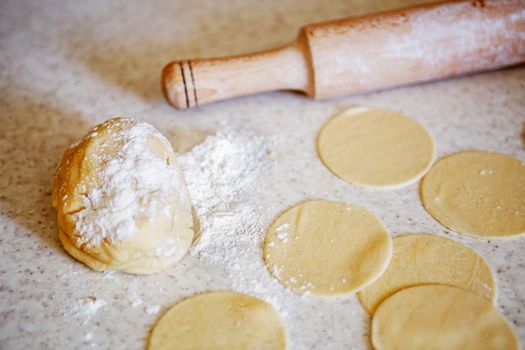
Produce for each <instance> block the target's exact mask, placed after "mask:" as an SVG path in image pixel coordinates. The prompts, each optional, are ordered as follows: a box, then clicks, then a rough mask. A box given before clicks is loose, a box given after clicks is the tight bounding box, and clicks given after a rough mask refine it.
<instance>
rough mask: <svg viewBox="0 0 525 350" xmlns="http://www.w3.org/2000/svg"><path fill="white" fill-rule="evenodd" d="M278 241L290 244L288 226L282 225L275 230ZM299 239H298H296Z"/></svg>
mask: <svg viewBox="0 0 525 350" xmlns="http://www.w3.org/2000/svg"><path fill="white" fill-rule="evenodd" d="M275 233H276V234H277V239H278V240H280V241H282V242H283V243H286V242H288V224H282V225H280V226H279V227H277V228H276V229H275ZM296 238H297V237H296Z"/></svg>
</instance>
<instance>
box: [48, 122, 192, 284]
mask: <svg viewBox="0 0 525 350" xmlns="http://www.w3.org/2000/svg"><path fill="white" fill-rule="evenodd" d="M52 200H53V206H54V207H55V208H56V211H57V223H58V231H59V238H60V241H61V242H62V245H63V246H64V248H65V249H66V251H67V252H68V253H69V254H71V255H72V256H73V257H74V258H76V259H77V260H79V261H81V262H83V263H84V264H86V265H87V266H89V267H91V268H92V269H94V270H97V271H103V270H120V271H124V272H128V273H134V274H150V273H154V272H158V271H161V270H164V269H166V268H168V267H170V266H172V265H173V264H175V263H176V262H177V261H178V260H180V259H181V258H182V256H184V254H185V253H186V252H187V250H188V248H189V247H190V245H191V242H192V239H193V230H192V215H191V207H190V201H189V196H188V190H187V187H186V183H185V181H184V178H183V176H182V172H181V170H180V169H179V167H178V165H177V161H176V159H175V153H174V152H173V149H172V147H171V144H170V142H169V141H168V140H167V139H166V138H165V137H164V136H163V135H162V134H161V133H160V132H159V131H157V130H156V129H155V128H154V127H152V126H151V125H149V124H147V123H144V122H139V121H137V120H134V119H129V118H114V119H110V120H108V121H106V122H104V123H102V124H100V125H98V126H96V127H95V128H94V129H93V130H92V131H91V132H90V133H88V134H87V135H86V136H85V137H84V138H83V139H82V140H81V141H80V142H78V143H76V144H74V145H72V146H71V147H70V148H69V149H67V150H66V151H65V153H64V155H63V157H62V160H61V161H60V164H59V166H58V169H57V172H56V174H55V179H54V183H53V194H52Z"/></svg>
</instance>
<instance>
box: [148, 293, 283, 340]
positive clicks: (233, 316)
mask: <svg viewBox="0 0 525 350" xmlns="http://www.w3.org/2000/svg"><path fill="white" fill-rule="evenodd" d="M285 348H286V333H285V331H284V327H283V325H282V322H281V319H280V317H279V315H278V314H277V312H276V311H275V310H274V308H273V307H272V306H271V305H269V304H267V303H265V302H264V301H262V300H260V299H257V298H255V297H252V296H249V295H246V294H240V293H235V292H214V293H204V294H199V295H196V296H193V297H191V298H188V299H186V300H183V301H182V302H180V303H178V304H177V305H175V306H174V307H173V308H171V309H170V310H169V311H168V312H167V313H166V314H165V315H164V316H162V318H161V319H160V320H159V322H158V323H157V325H156V326H155V328H154V329H153V331H152V332H151V337H150V339H149V347H148V349H149V350H168V349H170V350H172V349H173V350H174V349H181V350H185V349H195V350H197V349H202V350H205V349H216V350H220V349H224V350H230V349H246V350H251V349H272V350H284V349H285Z"/></svg>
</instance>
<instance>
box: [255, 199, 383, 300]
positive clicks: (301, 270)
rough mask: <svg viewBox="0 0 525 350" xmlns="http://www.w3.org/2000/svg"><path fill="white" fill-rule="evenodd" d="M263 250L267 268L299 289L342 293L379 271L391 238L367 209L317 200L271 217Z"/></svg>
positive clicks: (288, 286) (362, 284)
mask: <svg viewBox="0 0 525 350" xmlns="http://www.w3.org/2000/svg"><path fill="white" fill-rule="evenodd" d="M263 255H264V260H265V263H266V266H267V267H268V270H269V271H270V273H271V274H272V275H273V276H274V277H275V278H276V279H277V280H279V282H280V283H281V284H282V285H283V286H285V287H287V288H290V289H291V290H293V291H295V292H297V293H305V292H309V293H312V294H316V295H337V294H346V293H351V292H355V291H357V290H359V289H361V288H363V287H365V286H367V285H368V284H370V283H372V282H373V281H374V280H376V279H377V278H379V276H381V274H382V273H383V272H384V271H385V269H386V267H387V265H388V262H389V260H390V257H391V255H392V240H391V238H390V235H389V233H388V232H387V230H386V228H385V227H384V226H383V224H382V223H381V222H380V221H379V220H378V219H377V218H376V217H375V216H374V215H373V214H372V213H370V212H369V211H368V210H366V209H364V208H361V207H358V206H353V205H347V204H344V203H335V202H330V201H326V200H315V201H307V202H303V203H300V204H298V205H296V206H294V207H292V208H290V209H288V210H287V211H285V212H284V213H283V214H281V215H280V216H279V217H278V218H277V219H276V220H275V221H274V222H273V224H272V225H271V226H270V228H269V229H268V232H267V234H266V239H265V243H264V252H263Z"/></svg>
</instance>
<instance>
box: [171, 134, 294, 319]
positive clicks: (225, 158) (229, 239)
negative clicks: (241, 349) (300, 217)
mask: <svg viewBox="0 0 525 350" xmlns="http://www.w3.org/2000/svg"><path fill="white" fill-rule="evenodd" d="M277 142H280V138H279V137H277V136H276V137H264V136H259V135H256V134H253V133H251V132H246V131H236V132H230V131H225V132H222V133H218V134H217V135H214V136H209V137H208V138H206V139H205V140H204V142H203V143H201V144H199V145H197V146H196V147H194V148H193V149H192V150H191V152H189V153H186V154H183V155H181V156H180V157H179V162H180V164H181V167H182V169H183V172H184V174H185V177H186V182H187V184H188V188H189V191H190V197H191V199H192V201H193V205H194V209H195V212H196V215H197V217H198V218H199V221H200V223H201V232H200V239H199V240H198V242H197V243H196V244H195V245H194V246H193V247H192V248H191V249H190V254H191V255H193V256H195V257H197V258H198V259H199V260H201V261H202V262H203V263H205V264H210V265H214V266H219V267H220V268H222V269H223V270H225V271H226V273H227V275H228V276H229V278H230V279H231V281H232V287H233V289H234V290H236V291H239V292H243V293H248V294H251V295H255V296H258V297H261V298H262V299H264V300H266V301H269V302H271V303H272V304H273V305H274V306H275V307H277V308H278V309H279V310H280V312H281V315H283V316H284V315H286V310H285V309H288V308H289V307H290V305H292V304H294V303H297V302H298V301H299V300H300V298H301V297H300V296H298V295H296V294H294V293H293V292H291V291H289V290H287V289H285V288H283V287H282V286H280V285H279V283H278V282H277V281H276V280H275V279H274V278H273V277H271V275H270V273H269V272H268V271H267V269H266V267H265V265H264V262H263V260H262V256H261V241H262V239H263V238H264V234H265V232H266V228H267V225H268V224H269V223H268V222H266V221H264V220H263V218H264V217H265V216H264V213H265V210H266V208H263V207H261V206H260V205H259V204H258V203H257V200H256V199H257V198H256V197H257V196H259V195H260V193H258V192H257V191H258V182H259V181H258V180H259V179H261V177H262V176H264V175H265V174H267V171H269V169H270V167H271V165H272V163H273V162H274V160H273V156H272V148H273V147H274V146H275V145H276V144H277ZM283 234H286V233H285V232H283ZM285 305H286V307H284V306H285Z"/></svg>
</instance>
